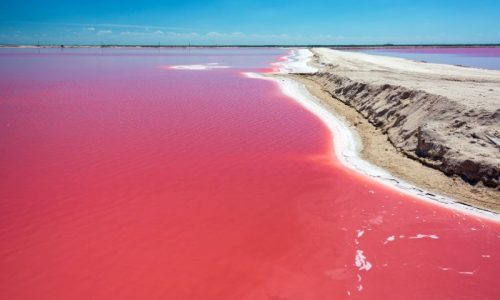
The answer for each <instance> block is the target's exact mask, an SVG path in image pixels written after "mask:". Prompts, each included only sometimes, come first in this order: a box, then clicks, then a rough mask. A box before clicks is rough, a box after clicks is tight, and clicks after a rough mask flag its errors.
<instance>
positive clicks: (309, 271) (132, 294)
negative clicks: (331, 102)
mask: <svg viewBox="0 0 500 300" xmlns="http://www.w3.org/2000/svg"><path fill="white" fill-rule="evenodd" d="M285 53H286V51H285V50H280V49H274V50H273V49H211V50H182V49H178V50H161V51H158V50H139V49H103V50H100V49H87V50H78V49H73V50H68V49H66V50H64V51H62V50H47V49H42V50H40V51H38V50H33V49H24V50H23V49H21V50H13V49H2V50H1V52H0V166H1V167H0V178H1V181H0V298H1V299H9V300H11V299H172V300H178V299H196V300H200V299H218V300H220V299H273V300H278V299H281V300H283V299H289V300H293V299H350V298H354V299H500V290H499V288H498V278H499V275H500V274H499V270H500V226H499V225H498V223H494V222H492V221H487V220H484V219H480V218H478V217H474V216H469V215H464V214H462V213H458V212H456V211H452V210H447V209H444V208H441V207H439V206H436V205H433V204H429V203H426V202H422V201H420V200H418V199H416V198H412V197H410V196H406V195H402V194H401V193H400V192H399V191H398V190H395V189H391V188H388V187H385V186H382V185H380V184H378V183H376V182H373V181H372V180H370V179H369V178H366V177H363V176H361V175H358V174H356V173H354V172H353V171H350V170H349V169H346V168H345V167H344V166H342V165H341V164H340V163H339V162H338V161H336V160H335V158H333V157H332V146H333V145H331V144H330V140H331V138H330V133H329V132H328V130H327V128H326V127H325V126H324V125H323V124H322V123H321V122H320V121H319V120H318V119H317V118H316V117H315V116H314V115H312V114H311V113H309V112H308V111H306V110H305V109H303V108H302V107H301V106H299V105H298V104H296V103H295V102H294V100H293V99H291V98H288V97H286V96H284V95H283V94H282V93H281V92H280V90H279V88H278V86H277V85H276V84H275V83H273V82H271V81H265V80H258V79H250V78H247V77H245V76H243V75H242V72H248V71H262V70H265V69H268V68H270V64H271V63H272V62H274V61H276V60H277V59H278V57H280V56H282V55H284V54H285ZM209 63H211V64H212V65H208V66H215V63H218V65H217V66H228V67H230V68H214V69H210V68H209V70H175V69H171V68H169V66H172V65H186V64H188V65H192V64H196V65H200V64H201V65H203V64H205V65H207V64H209Z"/></svg>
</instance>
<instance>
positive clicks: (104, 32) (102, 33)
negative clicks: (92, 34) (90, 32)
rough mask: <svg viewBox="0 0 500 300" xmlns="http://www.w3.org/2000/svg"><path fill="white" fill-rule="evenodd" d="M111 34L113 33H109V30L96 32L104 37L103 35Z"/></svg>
mask: <svg viewBox="0 0 500 300" xmlns="http://www.w3.org/2000/svg"><path fill="white" fill-rule="evenodd" d="M112 33H113V31H111V30H99V31H98V32H97V34H98V35H105V34H112Z"/></svg>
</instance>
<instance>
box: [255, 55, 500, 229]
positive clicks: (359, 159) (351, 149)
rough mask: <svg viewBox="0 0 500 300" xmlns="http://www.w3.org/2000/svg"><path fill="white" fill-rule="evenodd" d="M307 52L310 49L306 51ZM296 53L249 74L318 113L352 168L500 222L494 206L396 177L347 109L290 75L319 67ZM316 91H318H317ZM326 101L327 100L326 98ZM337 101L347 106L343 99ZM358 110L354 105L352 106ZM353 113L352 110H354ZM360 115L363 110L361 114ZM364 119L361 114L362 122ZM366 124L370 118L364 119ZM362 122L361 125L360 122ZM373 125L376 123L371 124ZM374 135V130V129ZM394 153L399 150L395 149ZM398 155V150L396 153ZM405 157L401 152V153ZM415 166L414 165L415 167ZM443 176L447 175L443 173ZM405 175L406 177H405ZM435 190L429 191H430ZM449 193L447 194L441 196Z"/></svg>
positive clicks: (342, 158) (441, 203) (432, 200)
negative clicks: (266, 71)
mask: <svg viewBox="0 0 500 300" xmlns="http://www.w3.org/2000/svg"><path fill="white" fill-rule="evenodd" d="M305 51H307V52H309V54H308V53H306V52H305ZM293 52H294V54H290V55H288V56H287V57H286V58H287V61H285V62H280V63H277V64H278V65H280V72H279V73H276V74H271V75H270V76H269V75H260V74H255V73H247V74H246V75H247V76H248V77H251V78H259V79H266V80H272V81H274V82H276V83H277V84H278V86H279V88H280V89H281V91H282V92H283V93H284V94H285V95H287V96H289V97H291V98H292V99H294V100H295V101H297V102H298V103H299V104H300V105H302V106H303V107H304V108H305V109H306V110H308V111H310V112H311V113H313V114H314V115H315V116H317V117H318V118H319V119H320V120H321V121H322V122H323V123H324V124H325V126H326V127H327V128H328V129H329V131H330V132H331V133H332V138H333V136H335V140H334V142H335V143H334V153H333V154H334V155H335V156H336V157H337V158H338V159H339V160H340V161H341V162H342V163H343V164H344V165H345V166H346V167H348V168H350V169H352V170H355V171H357V172H359V173H361V174H364V175H366V176H368V177H370V178H372V179H373V180H375V181H377V182H379V183H380V184H384V185H386V186H390V187H391V188H395V189H397V190H399V191H401V192H404V193H406V194H409V195H412V196H415V197H416V198H418V199H420V200H423V201H426V202H428V203H433V204H435V205H438V206H441V207H445V208H448V209H453V210H456V211H459V212H462V213H467V214H470V215H474V216H477V217H481V218H486V219H489V220H493V221H497V222H498V221H500V214H498V213H496V212H495V211H494V210H493V209H491V210H490V209H488V208H487V207H483V206H481V205H477V203H476V205H471V204H470V203H464V202H462V201H460V200H461V199H459V201H456V200H454V199H456V198H455V197H453V195H449V194H446V193H443V192H442V191H440V190H435V189H429V188H428V187H427V186H425V185H424V188H420V186H422V185H420V184H418V182H414V180H408V178H404V176H399V175H400V174H396V176H393V175H392V174H393V173H394V172H393V170H391V169H390V168H384V167H385V166H383V165H382V166H380V165H378V164H376V162H373V160H372V159H370V156H369V155H366V154H365V152H367V151H366V149H367V147H366V145H367V142H368V141H367V139H366V135H365V134H363V132H360V129H361V128H358V127H357V126H353V125H352V124H350V123H351V121H352V120H349V117H348V116H346V111H342V112H339V111H338V107H337V109H336V108H335V107H330V105H328V104H330V103H331V102H333V101H331V99H324V97H322V96H321V95H320V94H319V93H317V92H318V91H319V90H318V89H315V88H314V87H313V86H312V84H311V83H308V82H307V81H304V80H303V79H301V78H300V77H298V76H296V75H293V74H289V73H292V72H295V73H313V72H315V70H316V69H315V68H314V67H312V66H310V65H309V60H310V58H311V56H312V53H310V51H309V50H305V49H301V50H293ZM315 91H316V92H315ZM325 100H326V101H325ZM337 102H338V103H337V104H340V105H343V106H346V107H347V105H346V104H343V103H342V102H340V101H337ZM350 109H351V110H354V109H353V108H350ZM351 113H352V111H351ZM358 114H359V113H358ZM361 119H363V118H362V117H360V120H359V121H361V122H362V120H361ZM364 121H365V122H366V123H368V121H367V120H366V119H364ZM360 125H361V124H360ZM363 125H364V126H370V125H371V124H363ZM371 126H373V125H371ZM370 134H373V132H370ZM377 136H378V137H379V138H380V137H383V134H382V133H379V134H378V135H377ZM394 152H396V150H395V149H394ZM393 154H394V153H393ZM399 155H400V156H402V155H401V154H399ZM403 159H405V160H410V161H412V160H411V159H410V158H407V157H404V158H403ZM413 163H415V164H419V165H420V168H423V169H427V170H432V171H433V172H439V171H437V170H434V169H431V168H429V167H426V166H423V165H421V164H420V163H419V162H416V161H413ZM412 167H414V166H412ZM442 176H445V177H446V175H444V174H442ZM400 178H402V179H403V180H401V179H400ZM430 190H431V191H432V192H429V191H430ZM441 195H446V196H441Z"/></svg>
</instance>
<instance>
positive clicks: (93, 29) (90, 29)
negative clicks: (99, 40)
mask: <svg viewBox="0 0 500 300" xmlns="http://www.w3.org/2000/svg"><path fill="white" fill-rule="evenodd" d="M85 29H87V30H88V31H95V27H87V28H85Z"/></svg>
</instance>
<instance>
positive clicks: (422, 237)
mask: <svg viewBox="0 0 500 300" xmlns="http://www.w3.org/2000/svg"><path fill="white" fill-rule="evenodd" d="M408 238H409V239H425V238H428V239H433V240H437V239H439V237H438V236H437V235H435V234H420V233H419V234H417V235H415V236H410V237H408Z"/></svg>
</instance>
